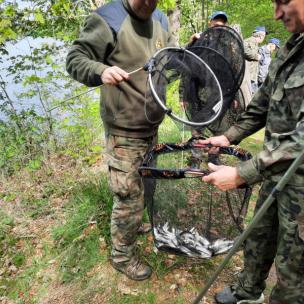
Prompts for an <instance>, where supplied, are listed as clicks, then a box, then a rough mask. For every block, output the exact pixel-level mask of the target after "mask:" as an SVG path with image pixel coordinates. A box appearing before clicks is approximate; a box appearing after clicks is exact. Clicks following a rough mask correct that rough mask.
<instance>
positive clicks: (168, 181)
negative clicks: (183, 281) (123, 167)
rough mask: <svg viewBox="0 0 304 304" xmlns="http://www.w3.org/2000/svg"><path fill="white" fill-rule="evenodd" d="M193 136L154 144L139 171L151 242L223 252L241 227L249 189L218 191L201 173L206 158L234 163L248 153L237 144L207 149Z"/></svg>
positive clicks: (194, 251)
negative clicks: (209, 151) (150, 229)
mask: <svg viewBox="0 0 304 304" xmlns="http://www.w3.org/2000/svg"><path fill="white" fill-rule="evenodd" d="M196 142H197V140H196V139H194V138H192V139H190V140H189V141H187V142H185V143H163V144H158V145H156V146H155V147H154V148H153V150H152V151H150V152H149V153H148V154H147V155H146V157H145V160H144V162H143V165H142V166H141V167H140V168H139V173H140V175H141V176H142V179H143V183H144V185H145V201H146V205H147V208H148V212H149V216H150V221H151V223H152V227H153V238H154V243H155V246H156V248H158V249H159V250H161V251H166V252H171V253H175V254H180V255H185V256H188V257H191V258H211V257H212V256H214V255H219V254H223V253H226V252H227V251H228V250H229V249H230V248H231V247H232V246H233V243H234V240H235V238H236V237H237V236H239V235H240V233H241V232H242V231H243V228H244V219H245V216H246V214H247V209H248V203H249V199H250V195H251V192H252V189H251V187H249V186H245V187H243V188H238V189H234V190H230V191H226V192H221V191H219V190H218V189H217V188H215V187H214V186H212V185H210V184H206V183H204V182H202V180H201V178H202V177H203V176H204V175H207V174H209V171H208V167H207V163H208V161H213V162H214V161H215V162H216V163H217V164H224V165H235V164H236V163H237V162H239V161H246V160H248V159H250V158H251V154H250V153H248V152H246V151H244V150H243V149H240V148H237V147H221V148H219V149H218V151H217V152H216V154H210V153H208V152H206V151H205V150H204V149H202V147H200V146H199V145H197V144H196ZM194 152H196V153H198V152H199V153H200V155H201V156H200V164H199V166H197V163H195V164H194V163H193V153H194ZM196 159H197V156H196ZM194 167H195V168H194Z"/></svg>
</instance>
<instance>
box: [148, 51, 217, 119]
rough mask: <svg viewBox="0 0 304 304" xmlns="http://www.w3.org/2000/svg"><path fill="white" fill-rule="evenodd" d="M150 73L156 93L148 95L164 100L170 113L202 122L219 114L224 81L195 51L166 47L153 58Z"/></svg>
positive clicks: (150, 82) (163, 102)
mask: <svg viewBox="0 0 304 304" xmlns="http://www.w3.org/2000/svg"><path fill="white" fill-rule="evenodd" d="M149 75H150V79H149V91H150V92H152V94H151V93H148V94H147V96H148V97H149V98H150V97H151V96H153V99H154V102H155V100H156V101H157V102H158V103H161V104H162V106H163V107H164V109H165V111H166V112H167V114H169V115H173V114H174V115H176V116H178V117H179V118H182V119H184V120H185V121H186V122H194V123H202V124H204V123H209V122H210V121H212V120H213V119H214V118H215V117H217V115H218V113H219V111H220V109H221V107H222V92H221V87H220V84H219V82H218V80H217V79H216V77H215V75H214V72H213V71H212V70H211V69H210V68H209V66H208V65H207V64H206V63H205V62H203V61H202V60H200V59H199V58H198V57H197V56H195V55H194V54H193V53H191V52H188V51H186V50H184V49H178V48H168V49H163V50H161V51H160V52H158V53H157V54H156V55H155V56H154V57H153V59H152V60H151V61H150V71H149ZM151 102H153V101H151ZM147 116H148V117H149V113H147Z"/></svg>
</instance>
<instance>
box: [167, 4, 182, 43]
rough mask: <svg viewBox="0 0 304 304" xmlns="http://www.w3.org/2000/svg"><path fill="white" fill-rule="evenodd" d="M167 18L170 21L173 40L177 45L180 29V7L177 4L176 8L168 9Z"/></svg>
mask: <svg viewBox="0 0 304 304" xmlns="http://www.w3.org/2000/svg"><path fill="white" fill-rule="evenodd" d="M168 18H169V23H170V29H171V33H172V35H173V37H174V42H175V44H176V45H179V33H178V32H179V29H180V8H179V5H177V6H176V8H174V9H172V10H169V11H168Z"/></svg>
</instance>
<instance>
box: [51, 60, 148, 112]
mask: <svg viewBox="0 0 304 304" xmlns="http://www.w3.org/2000/svg"><path fill="white" fill-rule="evenodd" d="M145 69H146V65H145V66H143V67H140V68H138V69H136V70H134V71H131V72H129V73H128V75H129V76H130V75H132V74H135V73H137V72H139V71H141V70H145ZM103 85H104V83H102V84H101V85H99V86H97V87H94V88H92V89H89V90H87V91H85V92H82V93H80V94H77V95H74V96H72V97H69V98H67V99H65V100H63V101H61V102H60V103H59V104H58V105H57V106H55V107H53V108H51V109H49V110H48V111H47V112H52V111H53V110H55V109H57V108H59V107H61V105H62V104H64V103H66V102H67V101H69V100H71V99H75V98H78V97H79V96H82V95H85V94H88V93H90V92H92V91H94V90H96V89H98V88H101V87H102V86H103Z"/></svg>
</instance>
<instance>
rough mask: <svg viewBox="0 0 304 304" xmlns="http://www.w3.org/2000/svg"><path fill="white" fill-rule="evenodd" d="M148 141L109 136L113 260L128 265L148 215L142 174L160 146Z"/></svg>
mask: <svg viewBox="0 0 304 304" xmlns="http://www.w3.org/2000/svg"><path fill="white" fill-rule="evenodd" d="M156 140H157V138H156V137H150V138H147V139H145V138H144V139H138V138H126V137H121V136H115V135H108V136H107V138H106V148H107V156H108V167H109V183H110V188H111V190H112V192H113V202H114V204H113V209H112V216H111V238H112V254H111V255H112V259H113V261H114V262H116V263H120V262H122V263H123V262H128V261H129V260H130V258H131V257H132V256H133V255H134V250H135V246H136V238H137V232H138V228H139V227H140V225H141V223H142V217H143V212H144V207H145V206H144V186H143V182H142V179H141V177H140V175H139V173H138V171H137V170H138V167H139V166H140V165H141V164H142V161H143V157H144V155H145V153H146V152H147V151H148V150H149V149H151V148H152V147H153V145H154V144H155V143H156Z"/></svg>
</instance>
